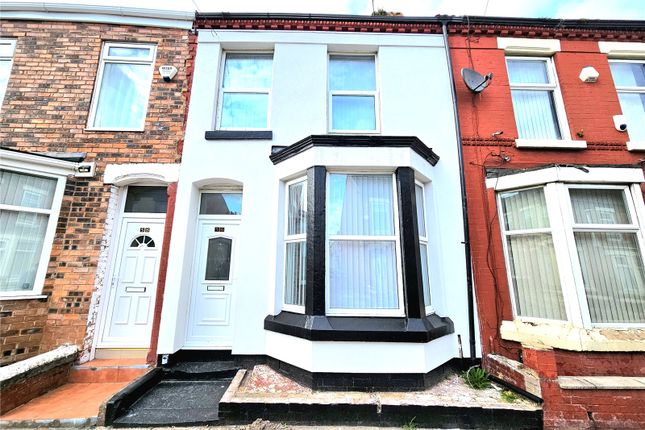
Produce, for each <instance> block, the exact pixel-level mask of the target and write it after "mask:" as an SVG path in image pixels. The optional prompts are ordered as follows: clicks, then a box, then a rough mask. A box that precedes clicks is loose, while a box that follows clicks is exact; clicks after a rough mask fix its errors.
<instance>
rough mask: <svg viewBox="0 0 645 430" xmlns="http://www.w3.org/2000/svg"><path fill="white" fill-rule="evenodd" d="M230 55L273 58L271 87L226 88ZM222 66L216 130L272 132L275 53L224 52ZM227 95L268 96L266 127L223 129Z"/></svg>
mask: <svg viewBox="0 0 645 430" xmlns="http://www.w3.org/2000/svg"><path fill="white" fill-rule="evenodd" d="M229 55H233V56H235V55H259V56H271V85H269V87H268V88H256V87H248V88H247V87H231V88H224V73H225V72H226V59H227V58H228V56H229ZM221 58H222V59H221V63H220V64H221V66H220V70H219V89H218V95H217V116H216V121H215V122H216V126H215V129H216V130H222V131H269V130H271V107H272V98H273V97H272V96H271V95H272V91H273V75H274V73H273V71H274V70H273V68H274V64H275V62H274V53H273V51H261V50H260V51H256V50H254V51H224V52H223V53H222V57H221ZM225 93H238V94H239V93H246V94H266V95H267V99H268V101H267V123H266V126H265V127H222V126H221V123H222V109H223V107H224V94H225Z"/></svg>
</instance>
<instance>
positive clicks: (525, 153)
mask: <svg viewBox="0 0 645 430" xmlns="http://www.w3.org/2000/svg"><path fill="white" fill-rule="evenodd" d="M462 30H463V29H462ZM464 31H465V30H464ZM464 31H461V30H457V31H453V34H452V36H450V46H451V55H452V60H453V73H454V76H455V80H456V85H457V100H458V105H459V106H458V107H459V119H460V121H461V131H462V142H463V148H464V164H465V176H466V191H467V199H468V209H469V222H470V235H471V237H470V243H471V247H472V257H473V269H474V282H475V292H476V297H477V305H478V310H479V327H480V333H481V340H482V349H483V354H484V357H486V354H497V355H502V356H505V357H507V358H510V359H513V360H519V361H521V360H522V359H523V360H524V365H525V366H526V367H528V368H531V369H534V370H535V371H537V372H538V374H539V378H540V385H541V392H542V398H543V399H544V401H545V403H544V423H545V427H546V428H643V427H644V426H645V415H644V414H642V413H641V412H639V410H640V409H639V408H640V405H642V403H643V401H645V398H644V396H645V391H637V390H631V391H621V390H562V389H561V388H560V386H559V385H558V384H557V382H556V378H557V376H558V375H588V376H591V375H622V376H636V375H639V376H642V375H643V374H645V367H644V362H643V356H642V354H641V355H639V354H630V353H580V352H571V351H559V350H557V351H553V350H551V351H540V352H535V351H532V350H529V349H523V348H522V345H520V344H519V343H517V342H509V341H505V340H503V339H501V337H500V333H499V328H500V324H501V321H502V320H512V319H513V313H512V307H511V301H510V292H509V285H508V280H507V274H506V267H505V261H504V254H503V250H502V240H501V232H500V228H499V220H498V217H497V208H496V201H495V193H494V192H493V191H492V190H490V189H487V188H486V185H485V168H494V167H500V168H509V169H513V168H514V169H522V168H528V167H536V166H541V165H546V164H553V163H560V164H567V163H571V164H591V165H593V164H615V165H618V164H625V165H627V164H628V165H637V164H638V163H639V162H640V160H641V159H642V158H643V154H642V153H630V152H628V151H627V147H626V142H627V138H628V137H627V135H626V134H625V133H620V132H618V131H616V130H615V128H614V126H613V121H612V115H616V114H619V113H620V111H621V110H620V104H619V102H618V97H617V95H616V91H615V88H614V83H613V80H612V78H611V73H610V70H609V64H608V61H607V57H606V55H604V54H600V53H599V51H598V44H597V40H598V38H602V37H603V34H602V32H599V33H600V34H598V35H596V37H587V38H581V37H580V38H578V37H576V35H577V33H575V32H572V33H571V34H572V35H573V36H572V39H570V40H567V39H564V40H562V43H561V47H562V52H559V53H556V54H555V56H554V61H555V65H556V68H557V73H558V78H559V82H560V86H561V88H562V96H563V99H564V103H565V110H566V114H567V120H568V122H569V126H570V129H571V133H572V135H573V138H574V139H584V140H586V141H587V145H588V149H585V150H539V149H517V148H515V144H514V140H515V139H516V138H517V128H516V126H515V120H514V115H513V105H512V101H511V94H510V88H509V83H508V77H507V72H506V65H505V62H504V52H503V51H501V50H498V49H497V42H496V37H495V36H496V35H498V34H502V33H504V31H505V33H504V34H503V35H505V36H515V37H522V36H524V35H525V34H527V33H529V34H530V32H527V31H522V30H516V33H519V34H513V32H510V30H508V29H506V30H502V31H501V32H500V30H499V29H495V30H493V31H490V32H486V30H482V29H480V30H479V31H478V32H477V34H474V33H473V36H471V37H469V38H467V37H466V36H465V35H463V34H462V33H463V32H464ZM473 32H474V31H473ZM509 32H510V33H509ZM565 33H566V31H565ZM537 34H538V35H539V34H540V33H539V32H538V33H537ZM535 35H536V33H535V32H533V37H535ZM544 37H553V35H552V34H547V35H546V36H544ZM560 37H562V34H560ZM587 39H595V40H587ZM629 40H630V41H643V40H645V34H644V33H642V32H641V33H639V34H638V35H633V34H632V35H630V39H629ZM587 65H592V66H594V67H595V68H596V70H598V71H599V73H600V78H599V80H598V82H596V83H594V84H586V83H583V82H581V81H580V80H579V79H578V74H579V73H580V70H581V69H582V67H583V66H587ZM463 67H469V68H474V69H476V70H477V71H479V72H480V73H490V72H492V73H493V74H494V78H493V82H492V84H491V85H490V86H489V87H488V88H487V89H486V90H485V91H483V92H482V93H481V94H473V93H471V92H470V91H469V90H468V89H467V88H466V87H465V85H464V84H463V81H462V80H461V76H460V71H461V68H463ZM499 131H503V134H500V135H497V136H493V133H495V132H499ZM578 132H579V133H581V135H582V137H578V136H576V133H578ZM501 155H506V156H509V157H510V161H508V162H507V161H504V160H503V159H502V157H501ZM527 356H528V357H527ZM491 363H493V361H491V360H486V359H485V360H484V365H485V366H486V365H490V364H491ZM498 367H499V366H497V362H495V365H494V366H492V367H491V368H490V369H489V370H491V371H492V372H493V373H494V374H499V375H500V376H504V375H506V378H505V379H507V380H509V381H511V382H512V381H514V380H518V381H520V379H521V378H519V376H518V375H517V374H516V373H517V372H516V371H514V370H513V369H500V368H498ZM518 385H520V388H524V387H522V386H521V383H520V384H518Z"/></svg>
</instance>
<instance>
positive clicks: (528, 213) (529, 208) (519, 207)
mask: <svg viewBox="0 0 645 430" xmlns="http://www.w3.org/2000/svg"><path fill="white" fill-rule="evenodd" d="M500 197H501V201H502V211H503V213H504V226H505V229H506V230H507V231H513V230H529V229H534V228H548V227H549V226H550V225H549V214H548V213H547V210H546V200H545V199H544V189H543V188H531V189H528V190H522V191H509V192H506V193H502V194H501V195H500Z"/></svg>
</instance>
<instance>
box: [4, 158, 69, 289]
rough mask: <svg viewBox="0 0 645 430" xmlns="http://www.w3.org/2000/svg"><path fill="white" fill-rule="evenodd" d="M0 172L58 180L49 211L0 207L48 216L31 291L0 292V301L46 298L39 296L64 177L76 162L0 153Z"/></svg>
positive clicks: (49, 253)
mask: <svg viewBox="0 0 645 430" xmlns="http://www.w3.org/2000/svg"><path fill="white" fill-rule="evenodd" d="M0 169H2V170H6V171H11V172H15V173H21V174H26V175H35V176H41V177H44V178H48V179H55V180H56V181H57V182H56V188H55V191H54V196H53V198H52V204H51V208H49V209H36V208H28V207H23V206H13V205H6V204H0V209H2V210H7V211H17V212H28V213H38V214H46V215H48V217H49V218H48V220H47V228H46V230H45V235H44V238H43V247H42V250H41V255H40V259H39V261H38V269H37V271H36V277H35V278H34V286H33V289H32V290H31V291H6V292H0V300H17V299H35V298H41V297H45V296H43V295H42V290H43V287H44V284H45V276H46V275H47V269H48V266H49V257H50V255H51V249H52V244H53V242H54V237H55V235H56V226H57V224H58V217H59V214H60V208H61V205H62V202H63V195H64V194H65V184H66V182H67V175H70V174H73V173H74V172H75V170H76V163H72V162H69V161H63V160H55V159H48V158H46V157H41V156H37V155H33V154H26V153H17V152H5V151H2V158H0Z"/></svg>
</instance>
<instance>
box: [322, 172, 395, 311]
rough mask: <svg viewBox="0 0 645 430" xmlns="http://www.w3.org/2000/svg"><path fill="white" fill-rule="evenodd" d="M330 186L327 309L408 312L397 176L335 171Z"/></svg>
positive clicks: (330, 175) (327, 222)
mask: <svg viewBox="0 0 645 430" xmlns="http://www.w3.org/2000/svg"><path fill="white" fill-rule="evenodd" d="M327 189H328V191H327V204H326V207H327V217H326V224H327V278H328V281H327V291H326V296H327V299H326V303H327V314H328V315H367V314H369V315H403V313H404V311H403V300H402V292H401V282H400V279H399V276H400V273H399V270H398V269H397V268H398V267H400V254H399V233H398V215H397V214H396V211H397V209H396V189H395V184H394V175H391V174H343V173H330V174H329V175H328V187H327Z"/></svg>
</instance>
